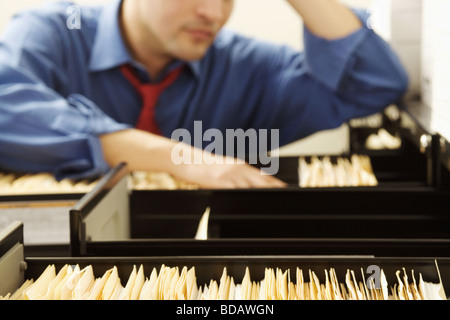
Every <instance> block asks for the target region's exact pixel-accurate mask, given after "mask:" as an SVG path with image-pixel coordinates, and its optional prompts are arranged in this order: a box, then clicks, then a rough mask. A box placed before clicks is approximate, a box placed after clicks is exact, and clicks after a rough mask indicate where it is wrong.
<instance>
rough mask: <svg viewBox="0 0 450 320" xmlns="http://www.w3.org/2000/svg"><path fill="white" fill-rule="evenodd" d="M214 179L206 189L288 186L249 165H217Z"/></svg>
mask: <svg viewBox="0 0 450 320" xmlns="http://www.w3.org/2000/svg"><path fill="white" fill-rule="evenodd" d="M213 170H214V173H213V174H212V176H213V179H211V180H210V181H207V182H206V184H205V185H204V186H205V188H213V189H220V188H224V189H245V188H284V187H286V186H287V184H286V183H285V182H283V181H281V180H279V179H277V178H275V177H273V176H270V175H267V174H263V173H262V171H261V170H259V169H257V168H255V167H252V166H250V165H248V164H233V165H223V166H220V165H217V166H215V167H214V169H213Z"/></svg>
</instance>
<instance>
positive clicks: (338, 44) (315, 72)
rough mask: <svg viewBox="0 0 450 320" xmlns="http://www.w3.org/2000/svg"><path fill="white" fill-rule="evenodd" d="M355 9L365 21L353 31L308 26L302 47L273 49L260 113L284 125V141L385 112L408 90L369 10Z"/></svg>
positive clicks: (401, 69)
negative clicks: (330, 33)
mask: <svg viewBox="0 0 450 320" xmlns="http://www.w3.org/2000/svg"><path fill="white" fill-rule="evenodd" d="M354 12H355V13H356V14H357V16H358V17H359V18H360V19H361V21H362V22H363V26H362V27H361V28H360V29H359V30H357V31H355V32H354V33H352V34H350V35H348V36H346V37H343V38H340V39H336V40H327V39H324V38H321V37H318V36H316V35H314V34H313V33H311V32H310V31H309V30H308V29H307V28H305V31H304V44H305V50H304V52H301V53H299V52H296V51H295V50H294V49H291V48H289V47H284V48H283V49H281V50H280V49H275V50H273V51H274V52H275V53H274V54H273V55H272V59H271V60H270V62H269V63H266V64H265V65H264V68H265V70H268V73H267V74H266V75H265V78H266V79H270V80H269V81H268V82H267V85H268V87H267V88H266V91H265V92H268V93H267V94H266V96H267V97H268V101H269V103H267V105H265V108H260V110H261V112H260V113H261V114H262V116H261V117H260V118H261V119H266V121H267V122H269V121H271V124H270V125H271V126H272V127H275V128H279V129H280V140H281V141H280V144H281V145H283V144H286V143H289V142H292V141H295V140H298V139H301V138H304V137H306V136H308V135H311V134H313V133H315V132H318V131H322V130H327V129H332V128H336V127H339V126H340V125H342V124H343V123H345V122H346V121H348V120H350V119H352V118H358V117H364V116H368V115H371V114H375V113H378V112H381V111H382V110H384V109H385V108H386V107H387V106H389V105H391V104H393V103H396V102H398V101H399V100H400V99H401V98H402V96H403V95H404V94H405V92H406V90H407V88H408V81H409V80H408V75H407V72H406V71H405V69H404V67H403V65H402V63H401V61H400V60H399V58H398V56H397V55H396V53H395V52H394V51H393V50H392V48H391V47H390V46H389V44H388V43H387V42H386V41H384V40H383V39H382V38H381V37H379V36H378V35H377V34H376V33H375V32H374V30H372V29H371V28H370V26H369V25H368V22H367V21H368V18H369V14H368V13H367V12H366V11H363V10H354ZM269 93H270V94H269ZM274 106H276V108H275V107H274ZM275 110H276V111H275ZM267 119H270V120H267Z"/></svg>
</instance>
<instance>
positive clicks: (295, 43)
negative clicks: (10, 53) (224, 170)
mask: <svg viewBox="0 0 450 320" xmlns="http://www.w3.org/2000/svg"><path fill="white" fill-rule="evenodd" d="M2 1H3V3H2V9H1V11H0V32H1V31H2V30H3V28H4V27H5V26H6V24H7V23H8V20H9V19H10V17H11V15H13V14H14V13H15V12H17V11H19V10H22V9H25V8H28V7H32V6H38V5H40V4H43V3H46V2H50V1H57V0H20V1H6V0H2ZM109 1H110V0H95V1H92V0H91V1H88V0H77V1H75V2H77V3H80V4H83V3H87V4H92V3H108V2H109ZM186 1H187V0H186ZM312 1H314V0H312ZM342 2H343V3H345V4H347V5H350V6H355V7H363V8H367V7H369V5H370V4H371V3H372V0H342ZM235 4H236V7H235V10H234V12H233V15H232V16H231V19H230V21H229V22H228V24H227V27H230V28H233V29H235V30H238V31H240V32H242V33H244V34H246V35H249V36H254V37H258V38H262V39H266V40H269V41H273V42H276V43H280V44H288V45H290V46H292V47H294V48H297V49H299V50H301V49H302V48H303V43H302V33H303V32H302V21H301V19H300V17H299V16H298V15H297V14H296V13H295V12H294V11H293V10H292V9H291V8H290V6H289V5H288V3H287V2H286V1H283V0H235ZM347 135H348V129H347V127H346V126H343V127H341V128H339V129H335V130H329V131H324V132H320V133H318V134H315V135H313V136H311V137H309V138H307V139H303V140H302V141H300V142H298V143H294V144H291V145H289V146H286V147H284V148H282V149H281V151H280V152H281V154H282V155H293V154H294V155H297V154H312V153H318V154H321V153H322V154H323V153H330V154H332V153H334V154H339V153H342V152H345V151H346V150H347V149H348V136H347Z"/></svg>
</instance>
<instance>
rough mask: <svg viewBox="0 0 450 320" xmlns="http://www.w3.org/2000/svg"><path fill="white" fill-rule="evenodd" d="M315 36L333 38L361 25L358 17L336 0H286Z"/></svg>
mask: <svg viewBox="0 0 450 320" xmlns="http://www.w3.org/2000/svg"><path fill="white" fill-rule="evenodd" d="M287 1H288V2H289V4H290V5H291V6H292V7H293V8H294V9H295V11H297V12H298V13H299V14H300V16H301V17H302V19H303V21H304V23H305V25H306V27H307V28H308V29H309V30H310V31H311V32H312V33H313V34H315V35H316V36H319V37H322V38H325V39H328V40H334V39H339V38H343V37H345V36H348V35H350V34H351V33H353V32H355V31H357V30H358V29H360V28H361V27H362V23H361V21H360V20H359V19H358V17H357V16H356V15H355V14H354V13H353V12H352V11H351V10H350V9H349V8H347V7H346V6H345V5H343V4H342V3H340V2H339V1H337V0H287Z"/></svg>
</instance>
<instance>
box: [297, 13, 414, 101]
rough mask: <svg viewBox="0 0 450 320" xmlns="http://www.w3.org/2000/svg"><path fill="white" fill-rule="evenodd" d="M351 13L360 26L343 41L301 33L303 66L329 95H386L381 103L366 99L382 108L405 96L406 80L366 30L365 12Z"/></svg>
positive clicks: (388, 51) (400, 68)
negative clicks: (358, 20) (324, 87)
mask: <svg viewBox="0 0 450 320" xmlns="http://www.w3.org/2000/svg"><path fill="white" fill-rule="evenodd" d="M353 12H354V13H355V14H356V15H357V16H358V18H359V19H360V20H361V22H362V25H363V26H362V28H360V29H359V30H357V31H355V32H354V33H352V34H350V35H349V36H347V37H344V38H341V39H336V40H326V39H323V38H320V37H318V36H316V35H314V34H313V33H311V32H310V31H309V30H308V28H305V29H304V30H305V31H304V39H305V40H304V41H305V65H306V68H307V70H308V72H309V74H310V75H312V77H313V78H315V79H317V80H318V81H320V82H321V83H322V84H324V85H325V86H326V87H327V88H328V89H330V90H331V91H333V92H339V93H348V94H356V93H359V94H364V92H360V91H359V90H361V89H364V90H365V91H366V92H367V91H370V90H374V91H373V93H377V94H378V93H382V91H384V92H385V93H388V95H387V97H386V100H385V101H383V100H382V98H381V97H380V99H377V96H372V97H370V98H371V99H374V100H375V101H377V100H379V104H381V105H382V106H383V105H385V104H386V103H388V102H392V101H393V100H395V99H398V98H399V97H400V96H401V95H403V94H404V93H405V90H406V89H407V87H408V76H407V73H406V71H405V69H404V68H403V66H402V64H401V61H400V60H399V59H398V57H397V55H396V54H395V52H393V50H392V48H390V46H389V45H388V44H387V43H386V42H385V41H384V40H383V39H382V38H380V37H379V36H378V35H377V34H376V33H375V32H374V31H373V30H372V29H371V28H370V14H369V13H368V12H367V10H360V9H354V10H353ZM377 91H378V92H377Z"/></svg>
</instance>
